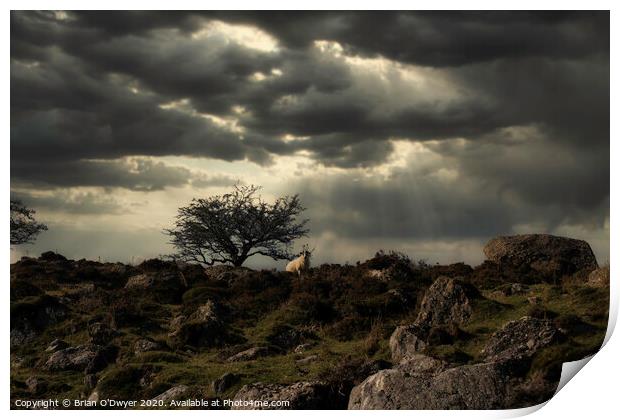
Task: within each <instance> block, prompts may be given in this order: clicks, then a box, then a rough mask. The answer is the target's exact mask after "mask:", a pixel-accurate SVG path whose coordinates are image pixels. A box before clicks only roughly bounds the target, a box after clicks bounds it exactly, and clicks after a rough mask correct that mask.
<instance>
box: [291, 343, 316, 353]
mask: <svg viewBox="0 0 620 420" xmlns="http://www.w3.org/2000/svg"><path fill="white" fill-rule="evenodd" d="M312 347H313V344H312V343H304V344H300V345H298V346H297V347H295V350H293V352H294V353H296V354H299V353H303V352H304V351H306V350H308V349H311V348H312Z"/></svg>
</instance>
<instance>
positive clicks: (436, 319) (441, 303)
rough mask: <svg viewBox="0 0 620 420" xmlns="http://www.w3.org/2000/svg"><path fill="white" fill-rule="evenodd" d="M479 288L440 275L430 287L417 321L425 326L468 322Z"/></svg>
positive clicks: (478, 294)
mask: <svg viewBox="0 0 620 420" xmlns="http://www.w3.org/2000/svg"><path fill="white" fill-rule="evenodd" d="M479 297H480V293H479V292H478V290H477V289H476V288H475V287H474V286H472V285H470V284H467V283H465V282H463V281H461V280H459V279H453V278H450V277H443V276H442V277H438V278H437V279H436V280H435V281H434V282H433V284H432V285H431V286H430V287H429V288H428V290H427V292H426V294H425V295H424V298H423V299H422V304H421V305H420V312H418V317H417V318H416V321H415V323H416V324H417V325H420V326H421V327H423V328H431V327H433V326H437V325H449V324H452V323H457V324H459V325H462V324H465V323H467V321H468V320H469V318H470V317H471V315H472V312H473V306H472V304H473V301H474V299H476V298H479Z"/></svg>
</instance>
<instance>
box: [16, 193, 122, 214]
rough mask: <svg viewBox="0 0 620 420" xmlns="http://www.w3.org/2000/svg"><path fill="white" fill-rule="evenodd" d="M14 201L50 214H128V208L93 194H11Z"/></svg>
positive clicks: (109, 198) (107, 197)
mask: <svg viewBox="0 0 620 420" xmlns="http://www.w3.org/2000/svg"><path fill="white" fill-rule="evenodd" d="M11 199H12V200H20V201H21V202H22V203H24V204H25V205H26V206H28V207H31V208H36V209H37V210H42V211H48V212H62V213H67V214H72V215H82V214H86V215H98V214H127V208H125V207H124V206H123V205H121V204H120V203H118V202H117V201H116V200H114V198H112V197H109V196H102V195H101V194H95V193H92V192H81V193H80V192H78V193H71V192H70V191H68V190H54V191H52V193H50V194H43V195H34V194H30V193H28V192H16V193H12V194H11Z"/></svg>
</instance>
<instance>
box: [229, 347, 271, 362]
mask: <svg viewBox="0 0 620 420" xmlns="http://www.w3.org/2000/svg"><path fill="white" fill-rule="evenodd" d="M269 354H271V351H270V350H269V347H252V348H250V349H247V350H244V351H242V352H239V353H237V354H235V355H233V356H230V357H229V358H228V359H226V361H227V362H245V361H248V360H256V359H258V358H259V357H265V356H268V355H269Z"/></svg>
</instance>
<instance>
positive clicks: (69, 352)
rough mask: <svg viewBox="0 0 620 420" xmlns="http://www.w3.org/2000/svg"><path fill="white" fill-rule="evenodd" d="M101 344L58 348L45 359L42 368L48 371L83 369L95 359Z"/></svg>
mask: <svg viewBox="0 0 620 420" xmlns="http://www.w3.org/2000/svg"><path fill="white" fill-rule="evenodd" d="M101 349H102V348H101V346H98V345H95V344H88V345H82V346H77V347H68V348H66V349H63V350H58V351H56V352H54V353H52V355H51V356H50V357H49V359H47V361H46V362H45V364H44V366H43V367H44V368H45V369H46V370H50V371H60V370H83V369H85V368H86V367H87V366H88V365H89V363H90V362H91V361H93V360H94V359H95V357H96V356H97V354H98V353H99V351H101Z"/></svg>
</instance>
